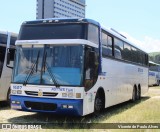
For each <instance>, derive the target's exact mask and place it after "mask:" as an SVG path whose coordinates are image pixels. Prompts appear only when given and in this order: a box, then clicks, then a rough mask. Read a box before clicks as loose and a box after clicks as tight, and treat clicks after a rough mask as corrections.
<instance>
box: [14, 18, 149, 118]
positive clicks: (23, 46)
mask: <svg viewBox="0 0 160 132" xmlns="http://www.w3.org/2000/svg"><path fill="white" fill-rule="evenodd" d="M147 91H148V54H147V53H146V52H144V51H143V50H141V49H140V48H137V47H136V46H135V45H133V44H132V43H130V42H129V41H128V40H127V39H126V38H125V37H124V36H123V35H121V34H118V33H116V32H114V31H113V30H110V29H105V28H103V27H101V25H100V23H99V22H97V21H95V20H91V19H42V20H35V21H26V22H24V23H23V24H22V25H21V29H20V32H19V36H18V40H17V41H16V58H15V62H14V69H13V75H12V81H11V108H12V109H15V110H20V111H28V112H42V113H43V112H44V113H45V112H47V113H53V114H64V115H74V116H85V115H87V114H90V113H94V112H95V113H99V112H100V111H101V110H103V109H104V108H107V107H110V106H113V105H116V104H119V103H122V102H125V101H128V100H133V101H136V100H139V99H140V98H141V96H142V95H143V94H145V93H146V92H147Z"/></svg>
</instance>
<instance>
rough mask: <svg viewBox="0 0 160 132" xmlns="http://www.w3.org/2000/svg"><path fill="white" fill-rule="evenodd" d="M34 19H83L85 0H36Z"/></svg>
mask: <svg viewBox="0 0 160 132" xmlns="http://www.w3.org/2000/svg"><path fill="white" fill-rule="evenodd" d="M36 17H37V19H43V18H60V17H61V18H73V17H76V18H85V0H37V15H36Z"/></svg>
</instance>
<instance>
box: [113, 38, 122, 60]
mask: <svg viewBox="0 0 160 132" xmlns="http://www.w3.org/2000/svg"><path fill="white" fill-rule="evenodd" d="M122 51H123V42H122V41H121V40H119V39H116V38H115V39H114V55H115V58H118V59H122Z"/></svg>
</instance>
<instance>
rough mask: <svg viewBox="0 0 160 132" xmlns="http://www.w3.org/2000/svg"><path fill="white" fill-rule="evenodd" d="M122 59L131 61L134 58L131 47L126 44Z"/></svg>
mask: <svg viewBox="0 0 160 132" xmlns="http://www.w3.org/2000/svg"><path fill="white" fill-rule="evenodd" d="M122 58H123V59H124V60H128V61H131V59H132V56H131V46H130V45H128V44H126V43H124V50H123V52H122Z"/></svg>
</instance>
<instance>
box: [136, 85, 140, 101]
mask: <svg viewBox="0 0 160 132" xmlns="http://www.w3.org/2000/svg"><path fill="white" fill-rule="evenodd" d="M140 99H141V87H140V86H139V87H138V90H137V100H140Z"/></svg>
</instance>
